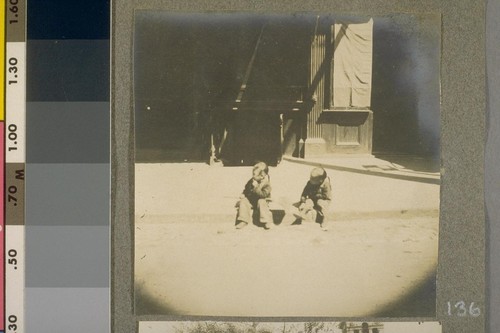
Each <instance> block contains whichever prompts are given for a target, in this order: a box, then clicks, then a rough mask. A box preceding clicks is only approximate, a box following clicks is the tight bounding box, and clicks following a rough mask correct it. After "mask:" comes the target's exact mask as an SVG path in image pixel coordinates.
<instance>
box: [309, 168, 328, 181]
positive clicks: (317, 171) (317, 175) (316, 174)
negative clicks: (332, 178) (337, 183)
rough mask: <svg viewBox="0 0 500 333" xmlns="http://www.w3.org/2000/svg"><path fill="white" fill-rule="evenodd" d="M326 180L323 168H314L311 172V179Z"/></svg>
mask: <svg viewBox="0 0 500 333" xmlns="http://www.w3.org/2000/svg"><path fill="white" fill-rule="evenodd" d="M324 178H326V171H325V169H323V168H314V169H312V171H311V179H324Z"/></svg>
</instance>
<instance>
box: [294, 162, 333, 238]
mask: <svg viewBox="0 0 500 333" xmlns="http://www.w3.org/2000/svg"><path fill="white" fill-rule="evenodd" d="M331 201H332V187H331V184H330V178H329V177H328V175H327V174H326V171H325V169H323V168H314V169H313V170H312V171H311V176H310V178H309V181H308V182H307V184H306V186H305V187H304V190H303V191H302V195H301V197H300V205H299V215H298V218H299V220H306V221H314V222H317V223H319V224H320V226H321V228H322V229H324V230H327V228H326V224H325V222H326V221H325V214H326V212H327V210H328V207H329V206H330V203H331Z"/></svg>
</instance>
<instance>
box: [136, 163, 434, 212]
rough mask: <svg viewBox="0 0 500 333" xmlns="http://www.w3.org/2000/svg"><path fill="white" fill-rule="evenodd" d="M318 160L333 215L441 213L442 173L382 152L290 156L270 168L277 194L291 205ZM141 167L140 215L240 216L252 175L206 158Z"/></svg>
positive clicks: (278, 200)
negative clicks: (240, 204)
mask: <svg viewBox="0 0 500 333" xmlns="http://www.w3.org/2000/svg"><path fill="white" fill-rule="evenodd" d="M417 162H422V161H417ZM317 165H321V166H323V167H324V168H325V169H326V170H327V173H328V176H329V177H330V179H331V183H332V192H333V200H332V205H331V206H330V211H329V215H330V216H329V217H330V218H332V219H346V218H347V219H348V218H350V217H354V218H363V217H386V216H387V217H390V216H398V215H401V214H408V215H412V214H413V215H415V214H416V215H425V216H437V215H438V211H439V173H437V172H429V171H417V170H411V169H409V168H404V167H400V166H398V165H397V164H395V163H393V162H389V161H385V160H382V159H377V158H338V159H329V160H296V159H286V160H284V161H282V162H281V163H280V164H279V165H278V166H276V167H271V168H270V178H271V184H272V188H273V190H272V198H273V200H274V201H275V202H276V203H278V204H280V205H282V206H283V207H285V208H286V209H288V208H290V207H291V206H292V204H293V203H294V202H297V201H298V200H299V198H300V194H301V192H302V189H303V187H304V186H305V184H306V182H307V181H308V178H309V173H310V170H311V169H312V167H313V166H317ZM420 169H421V170H423V168H420ZM135 172H136V174H135V180H136V185H135V209H136V215H138V216H144V215H148V216H155V215H184V216H186V215H221V216H223V215H229V216H231V217H234V213H235V207H234V205H235V203H236V202H237V200H238V198H239V195H240V194H241V192H242V190H243V187H244V185H245V183H246V181H247V180H248V179H249V178H250V177H251V167H213V166H212V167H211V166H209V165H207V164H203V163H165V164H136V166H135Z"/></svg>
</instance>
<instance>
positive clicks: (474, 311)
mask: <svg viewBox="0 0 500 333" xmlns="http://www.w3.org/2000/svg"><path fill="white" fill-rule="evenodd" d="M447 304H448V316H453V315H457V316H458V317H466V316H467V315H470V316H472V317H479V316H480V315H481V309H479V308H478V307H477V306H475V305H474V302H471V303H470V306H469V308H468V309H467V304H466V303H465V302H464V301H460V302H457V303H455V305H453V306H452V303H451V302H447Z"/></svg>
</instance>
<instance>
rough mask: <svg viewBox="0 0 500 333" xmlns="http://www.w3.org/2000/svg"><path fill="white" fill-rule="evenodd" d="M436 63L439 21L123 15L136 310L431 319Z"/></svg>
mask: <svg viewBox="0 0 500 333" xmlns="http://www.w3.org/2000/svg"><path fill="white" fill-rule="evenodd" d="M440 61H441V17H440V15H435V14H392V15H366V14H364V15H352V14H351V15H341V14H328V13H326V14H320V13H300V14H298V13H296V14H285V13H281V14H259V13H250V12H212V13H187V12H184V13H181V12H171V11H161V10H136V11H135V12H134V23H133V61H132V67H133V83H132V84H133V94H134V98H133V101H134V102H133V103H134V104H133V118H134V126H133V127H134V140H135V141H134V144H135V150H134V152H135V156H134V159H135V165H134V212H133V215H134V217H135V221H134V222H133V226H134V239H133V242H134V255H135V258H134V297H135V304H134V306H135V313H136V315H170V316H177V315H192V316H242V317H358V318H361V317H365V318H366V317H371V318H381V317H392V318H399V317H435V316H436V274H437V265H438V235H439V211H440V183H441V174H440V142H441V136H440V131H441V129H440V98H441V97H440ZM353 327H354V326H353ZM439 330H440V328H439ZM188 331H189V330H188Z"/></svg>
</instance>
